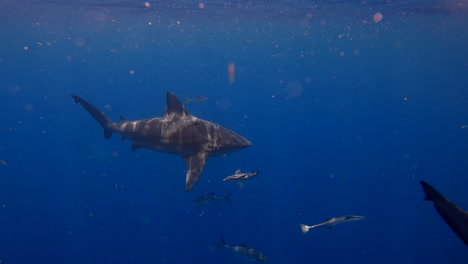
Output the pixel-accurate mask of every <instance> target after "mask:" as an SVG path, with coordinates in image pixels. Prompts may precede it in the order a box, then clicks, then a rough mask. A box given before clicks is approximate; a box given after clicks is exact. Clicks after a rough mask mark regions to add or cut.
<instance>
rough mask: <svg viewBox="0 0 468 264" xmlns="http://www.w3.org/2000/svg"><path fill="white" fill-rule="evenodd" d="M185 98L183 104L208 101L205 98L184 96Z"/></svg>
mask: <svg viewBox="0 0 468 264" xmlns="http://www.w3.org/2000/svg"><path fill="white" fill-rule="evenodd" d="M184 97H185V102H184V104H186V103H188V102H199V103H201V102H205V101H206V100H208V98H206V97H205V96H202V95H200V96H195V97H193V98H188V97H187V96H184Z"/></svg>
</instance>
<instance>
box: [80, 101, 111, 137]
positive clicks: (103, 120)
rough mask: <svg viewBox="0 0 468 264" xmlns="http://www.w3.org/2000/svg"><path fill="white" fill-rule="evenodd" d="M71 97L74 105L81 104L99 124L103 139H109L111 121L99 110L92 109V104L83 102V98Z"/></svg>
mask: <svg viewBox="0 0 468 264" xmlns="http://www.w3.org/2000/svg"><path fill="white" fill-rule="evenodd" d="M71 97H72V98H73V99H74V100H75V103H79V104H81V105H82V106H83V107H84V108H85V109H86V110H87V111H88V112H89V113H90V114H91V115H92V116H93V117H94V119H96V121H98V122H99V124H101V126H102V128H103V129H104V137H105V138H110V137H111V136H112V124H113V123H114V122H112V120H111V119H110V118H109V117H107V116H106V114H104V113H103V112H102V111H101V110H99V109H97V108H96V107H94V106H93V105H92V104H90V103H88V102H87V101H85V100H84V99H83V98H81V97H78V96H76V95H71Z"/></svg>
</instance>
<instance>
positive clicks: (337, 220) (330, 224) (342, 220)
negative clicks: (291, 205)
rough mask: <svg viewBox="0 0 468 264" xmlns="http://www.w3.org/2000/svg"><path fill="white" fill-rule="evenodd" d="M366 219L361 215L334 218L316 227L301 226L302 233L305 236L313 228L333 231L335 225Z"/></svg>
mask: <svg viewBox="0 0 468 264" xmlns="http://www.w3.org/2000/svg"><path fill="white" fill-rule="evenodd" d="M364 218H365V217H364V216H359V215H348V216H340V217H333V218H330V219H328V220H326V221H324V222H322V223H320V224H316V225H312V226H308V225H304V224H300V225H301V230H302V233H303V234H305V233H307V232H309V229H312V228H315V227H319V226H326V227H328V228H330V229H332V228H333V227H334V226H335V225H337V224H341V223H346V222H350V221H356V220H362V219H364Z"/></svg>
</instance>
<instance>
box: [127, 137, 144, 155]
mask: <svg viewBox="0 0 468 264" xmlns="http://www.w3.org/2000/svg"><path fill="white" fill-rule="evenodd" d="M124 139H125V138H124ZM140 147H141V145H138V144H135V143H132V152H135V151H136V150H137V149H138V148H140Z"/></svg>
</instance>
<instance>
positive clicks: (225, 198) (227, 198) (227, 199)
mask: <svg viewBox="0 0 468 264" xmlns="http://www.w3.org/2000/svg"><path fill="white" fill-rule="evenodd" d="M231 194H232V192H230V193H229V194H228V195H226V197H224V200H226V202H228V203H230V204H232V202H231V200H229V197H230V196H231Z"/></svg>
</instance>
